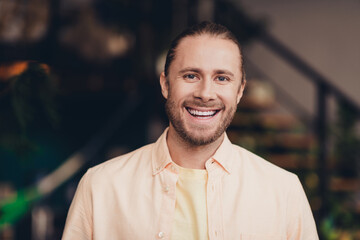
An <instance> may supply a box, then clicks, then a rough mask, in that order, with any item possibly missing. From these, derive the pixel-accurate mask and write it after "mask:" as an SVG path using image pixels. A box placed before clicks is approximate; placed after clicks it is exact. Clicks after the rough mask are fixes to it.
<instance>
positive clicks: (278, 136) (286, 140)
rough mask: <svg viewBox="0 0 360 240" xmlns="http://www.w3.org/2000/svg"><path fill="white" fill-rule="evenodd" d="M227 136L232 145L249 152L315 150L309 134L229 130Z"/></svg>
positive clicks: (314, 140)
mask: <svg viewBox="0 0 360 240" xmlns="http://www.w3.org/2000/svg"><path fill="white" fill-rule="evenodd" d="M227 134H228V136H229V139H230V140H231V141H232V142H233V143H235V144H237V145H240V146H243V147H245V148H250V150H255V149H261V150H263V151H264V150H274V151H282V150H283V151H298V150H302V151H312V150H313V149H315V148H316V139H315V137H314V135H312V134H309V133H291V132H278V133H273V132H270V133H260V132H250V131H238V130H237V129H234V128H229V129H228V131H227Z"/></svg>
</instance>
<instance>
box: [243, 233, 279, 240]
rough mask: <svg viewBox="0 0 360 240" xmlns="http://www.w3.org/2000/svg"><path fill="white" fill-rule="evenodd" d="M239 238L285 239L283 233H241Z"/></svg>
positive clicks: (252, 239)
mask: <svg viewBox="0 0 360 240" xmlns="http://www.w3.org/2000/svg"><path fill="white" fill-rule="evenodd" d="M240 240H286V237H285V236H283V235H276V234H274V235H267V234H241V235H240Z"/></svg>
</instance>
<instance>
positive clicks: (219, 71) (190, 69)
mask: <svg viewBox="0 0 360 240" xmlns="http://www.w3.org/2000/svg"><path fill="white" fill-rule="evenodd" d="M186 72H196V73H201V72H202V71H201V69H199V68H191V67H188V68H184V69H181V70H180V71H179V73H180V74H183V73H186ZM214 72H215V73H216V74H226V75H229V76H232V77H234V74H233V73H232V72H231V71H228V70H225V69H217V70H215V71H214Z"/></svg>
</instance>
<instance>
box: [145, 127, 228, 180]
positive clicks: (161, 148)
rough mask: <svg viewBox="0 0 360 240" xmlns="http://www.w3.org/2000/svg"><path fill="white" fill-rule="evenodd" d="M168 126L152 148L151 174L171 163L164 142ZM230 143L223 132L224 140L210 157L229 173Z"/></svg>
mask: <svg viewBox="0 0 360 240" xmlns="http://www.w3.org/2000/svg"><path fill="white" fill-rule="evenodd" d="M168 130H169V128H166V129H165V131H164V132H163V134H162V135H161V136H160V137H159V139H158V140H157V141H156V142H155V144H154V147H153V149H152V153H151V154H152V167H153V169H152V170H153V175H156V174H158V173H159V172H161V171H162V170H163V169H164V168H166V167H167V166H168V165H169V164H171V163H172V160H171V157H170V152H169V148H168V146H167V142H166V136H167V133H168ZM231 146H232V143H231V142H230V140H229V138H228V137H227V134H226V133H225V134H224V140H223V141H222V143H221V144H220V146H219V148H218V149H217V150H216V152H215V154H214V155H213V156H212V157H211V159H212V161H216V162H217V163H218V164H219V165H220V166H221V167H222V168H223V169H224V170H225V171H226V172H228V173H230V170H231V169H230V168H231V166H230V165H231V162H232V157H231V154H232V151H231V149H232V148H231Z"/></svg>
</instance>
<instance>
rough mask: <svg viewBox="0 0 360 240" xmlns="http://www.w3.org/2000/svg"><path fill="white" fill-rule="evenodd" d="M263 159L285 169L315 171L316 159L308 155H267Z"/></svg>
mask: <svg viewBox="0 0 360 240" xmlns="http://www.w3.org/2000/svg"><path fill="white" fill-rule="evenodd" d="M265 158H266V160H268V161H269V162H271V163H273V164H275V165H277V166H279V167H281V168H285V169H291V170H293V169H315V167H316V157H315V156H314V155H310V154H307V155H300V154H268V155H266V156H265Z"/></svg>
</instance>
